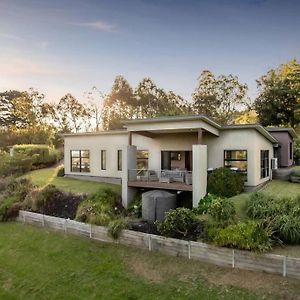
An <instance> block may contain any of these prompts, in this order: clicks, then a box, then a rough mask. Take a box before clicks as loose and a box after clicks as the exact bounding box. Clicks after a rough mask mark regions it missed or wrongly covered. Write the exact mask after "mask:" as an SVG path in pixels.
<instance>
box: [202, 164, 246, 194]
mask: <svg viewBox="0 0 300 300" xmlns="http://www.w3.org/2000/svg"><path fill="white" fill-rule="evenodd" d="M243 190H244V179H243V176H242V175H241V174H238V173H235V172H232V171H230V170H229V169H227V168H218V169H215V170H213V172H212V173H211V174H209V175H208V178H207V192H208V193H210V194H214V195H217V196H221V197H232V196H235V195H238V194H240V193H241V192H243Z"/></svg>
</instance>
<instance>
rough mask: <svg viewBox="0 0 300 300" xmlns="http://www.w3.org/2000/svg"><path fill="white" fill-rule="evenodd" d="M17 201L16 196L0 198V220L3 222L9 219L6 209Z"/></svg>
mask: <svg viewBox="0 0 300 300" xmlns="http://www.w3.org/2000/svg"><path fill="white" fill-rule="evenodd" d="M17 201H18V198H17V196H15V195H10V196H4V197H2V198H1V199H0V221H1V222H4V221H7V220H8V219H9V215H8V211H9V209H10V208H11V207H12V205H13V204H14V203H15V202H17Z"/></svg>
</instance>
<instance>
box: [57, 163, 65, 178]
mask: <svg viewBox="0 0 300 300" xmlns="http://www.w3.org/2000/svg"><path fill="white" fill-rule="evenodd" d="M56 176H57V177H64V176H65V167H64V166H63V165H61V166H59V167H57V173H56Z"/></svg>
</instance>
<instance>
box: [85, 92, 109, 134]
mask: <svg viewBox="0 0 300 300" xmlns="http://www.w3.org/2000/svg"><path fill="white" fill-rule="evenodd" d="M87 98H88V104H87V106H86V110H87V111H88V114H89V116H90V119H91V122H90V123H91V129H92V130H95V131H99V130H100V128H101V127H102V111H103V105H104V100H105V95H104V94H103V93H102V92H101V91H100V90H98V89H97V87H95V86H94V87H93V88H92V90H91V91H89V92H88V93H87Z"/></svg>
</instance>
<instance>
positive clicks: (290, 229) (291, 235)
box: [273, 212, 300, 244]
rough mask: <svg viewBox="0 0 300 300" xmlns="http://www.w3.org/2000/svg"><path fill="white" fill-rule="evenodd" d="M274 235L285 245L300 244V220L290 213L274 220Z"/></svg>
mask: <svg viewBox="0 0 300 300" xmlns="http://www.w3.org/2000/svg"><path fill="white" fill-rule="evenodd" d="M273 230H274V235H275V237H277V238H278V239H280V240H281V241H282V242H284V243H285V244H300V218H299V216H297V215H295V214H293V212H292V213H290V214H289V215H287V214H285V215H279V216H276V217H275V218H274V225H273Z"/></svg>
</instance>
